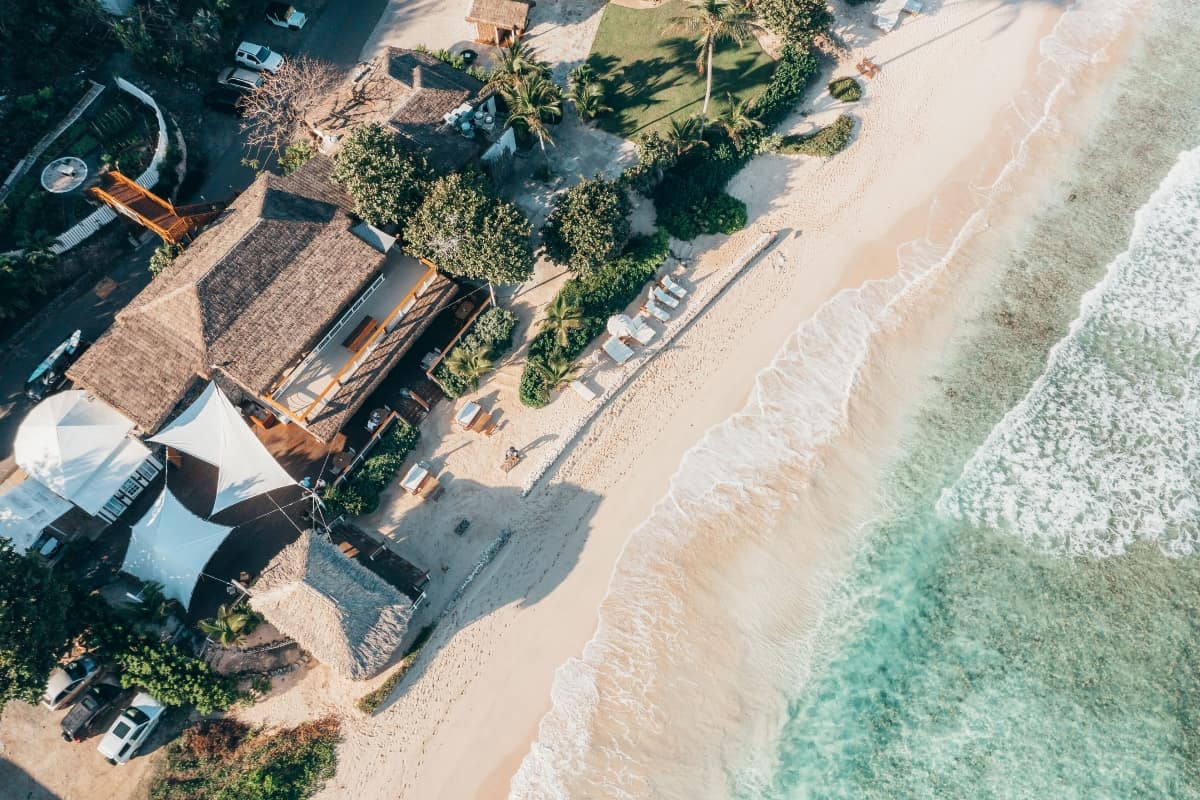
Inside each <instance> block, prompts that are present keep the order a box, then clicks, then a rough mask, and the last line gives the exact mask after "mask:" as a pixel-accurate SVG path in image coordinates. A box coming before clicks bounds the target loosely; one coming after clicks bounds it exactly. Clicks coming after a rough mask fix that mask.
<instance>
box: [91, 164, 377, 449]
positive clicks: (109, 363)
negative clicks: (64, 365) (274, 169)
mask: <svg viewBox="0 0 1200 800" xmlns="http://www.w3.org/2000/svg"><path fill="white" fill-rule="evenodd" d="M332 168H333V163H332V161H331V160H330V159H328V158H325V157H323V156H318V157H317V158H314V159H313V160H312V161H310V162H309V163H308V164H306V165H305V166H304V167H302V168H301V169H299V170H297V171H296V172H294V173H292V174H291V175H290V176H288V177H283V178H281V177H279V176H276V175H272V174H269V173H268V174H264V175H261V176H259V178H258V180H256V181H255V182H254V183H253V184H251V186H250V187H249V188H248V189H247V190H246V191H245V192H243V193H242V195H241V196H240V197H239V198H238V199H237V200H236V201H235V202H234V203H233V204H232V205H231V206H230V207H229V210H228V211H227V212H226V213H225V214H224V215H223V216H222V218H221V219H219V220H218V221H217V222H216V223H214V224H213V225H212V226H211V227H210V228H208V229H207V230H206V231H204V233H203V234H201V235H200V236H199V237H198V238H197V239H196V241H195V242H194V243H193V244H192V245H191V246H190V247H188V248H187V250H185V251H184V252H183V254H182V255H180V256H179V258H178V259H176V261H175V263H174V264H173V265H172V266H171V267H170V268H169V269H168V270H167V271H166V272H165V273H164V274H163V275H161V276H159V277H158V278H156V279H155V280H154V281H152V282H151V283H150V285H149V286H148V287H146V289H145V290H143V291H142V292H141V294H139V295H138V296H137V297H136V298H134V300H133V301H132V302H131V303H130V304H129V305H128V306H127V307H126V308H125V309H124V310H122V311H121V312H120V313H119V314H118V315H117V319H116V321H115V322H114V323H113V326H112V327H111V328H110V329H109V331H108V333H106V334H105V335H104V336H102V337H101V338H100V340H99V341H97V342H96V344H94V345H93V346H92V347H91V348H90V349H89V350H88V351H87V352H86V353H85V354H84V355H83V357H82V358H80V360H79V361H78V362H76V363H75V364H74V365H73V366H72V367H71V369H70V370H68V375H69V376H70V378H71V379H72V380H74V381H75V383H76V384H77V385H79V386H81V387H83V388H86V389H88V390H89V391H91V392H92V393H94V394H96V395H97V396H99V397H101V398H102V399H104V400H105V401H106V402H108V403H109V404H111V405H113V406H115V407H116V408H118V409H119V410H121V411H122V412H124V413H125V414H127V415H128V416H129V417H131V418H132V419H133V420H134V421H135V422H137V424H138V425H139V427H141V428H142V429H143V430H145V431H154V430H156V429H157V428H158V427H159V426H161V425H162V423H163V422H165V421H166V419H167V418H168V416H169V415H170V413H171V411H172V409H173V408H174V407H175V406H176V404H177V403H178V401H179V400H180V399H181V398H182V397H183V395H184V394H185V393H186V392H187V391H188V389H189V387H191V385H192V384H193V382H194V381H195V380H196V379H197V376H209V375H212V376H213V377H214V378H217V379H218V380H219V381H221V379H224V380H223V381H221V382H223V383H226V384H230V383H231V384H233V385H234V386H237V387H240V388H242V389H243V390H245V391H247V392H249V393H252V394H262V393H264V392H265V391H266V389H267V388H268V387H270V386H271V385H272V383H273V382H274V381H275V379H276V378H278V377H279V375H280V374H281V373H282V372H283V370H284V369H285V368H287V367H289V366H290V365H291V364H292V363H294V361H295V360H296V359H297V358H298V357H299V356H300V355H301V354H302V353H304V352H305V351H306V350H308V349H309V348H310V347H311V346H312V345H313V344H314V343H315V342H316V340H317V339H318V337H319V336H320V335H321V333H322V332H323V331H324V330H325V329H326V328H327V327H328V326H329V324H330V323H331V322H332V321H333V319H334V318H335V317H336V315H337V314H338V313H339V312H340V311H341V310H342V309H343V308H344V307H345V306H346V305H347V304H348V303H349V302H350V301H351V300H352V299H353V298H354V297H355V296H357V295H358V294H359V293H360V292H361V291H362V290H363V288H364V287H365V286H366V284H367V283H368V282H369V281H371V280H372V279H373V278H374V276H375V275H377V274H378V273H379V271H380V267H381V266H382V263H383V254H382V253H380V252H378V251H377V250H375V249H374V248H372V247H371V246H370V245H368V244H367V243H366V242H364V241H363V240H362V239H360V238H359V237H357V236H355V235H354V234H353V233H352V232H351V230H350V228H351V226H352V224H353V223H352V220H351V218H350V216H349V213H348V212H349V210H350V209H351V208H352V206H353V202H352V201H351V199H350V198H349V196H347V195H346V194H345V193H344V192H343V191H342V190H341V189H339V188H338V187H336V186H335V185H334V184H332V183H331V182H330V180H329V176H330V173H331V171H332Z"/></svg>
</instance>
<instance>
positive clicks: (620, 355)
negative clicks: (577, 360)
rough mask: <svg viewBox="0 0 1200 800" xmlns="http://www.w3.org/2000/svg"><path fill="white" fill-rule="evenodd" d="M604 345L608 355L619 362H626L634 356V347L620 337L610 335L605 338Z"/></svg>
mask: <svg viewBox="0 0 1200 800" xmlns="http://www.w3.org/2000/svg"><path fill="white" fill-rule="evenodd" d="M602 347H603V348H604V352H605V353H607V354H608V357H609V358H611V359H612V360H613V361H615V362H617V363H618V364H624V363H625V362H626V361H628V360H629V359H631V358H633V348H632V347H630V346H629V345H627V344H625V343H624V342H622V341H621V340H620V339H614V338H612V337H609V338H608V339H605V340H604V344H603V345H602Z"/></svg>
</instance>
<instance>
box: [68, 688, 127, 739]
mask: <svg viewBox="0 0 1200 800" xmlns="http://www.w3.org/2000/svg"><path fill="white" fill-rule="evenodd" d="M122 691H123V690H122V689H121V687H120V686H114V685H113V684H111V683H97V684H93V685H92V688H90V689H88V690H87V692H85V693H84V695H83V697H81V698H79V702H78V703H76V704H75V707H74V708H72V709H71V710H70V711H68V712H67V715H66V716H65V717H63V720H62V722H61V723H60V724H61V726H62V737H63V738H64V739H66V740H67V741H68V742H82V741H83V740H84V739H85V738H86V735H85V734H86V733H87V727H88V726H89V725H91V724H92V721H93V720H95V719H96V717H98V716H100V715H101V714H103V713H104V712H105V711H107V710H108V708H109V706H111V705H112V704H113V701H114V700H116V699H117V698H118V697H120V696H121V692H122Z"/></svg>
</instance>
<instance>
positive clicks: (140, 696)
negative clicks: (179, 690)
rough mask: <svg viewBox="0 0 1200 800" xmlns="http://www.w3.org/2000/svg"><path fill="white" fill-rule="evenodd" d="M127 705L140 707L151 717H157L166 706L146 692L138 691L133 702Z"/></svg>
mask: <svg viewBox="0 0 1200 800" xmlns="http://www.w3.org/2000/svg"><path fill="white" fill-rule="evenodd" d="M129 707H130V708H138V709H141V711H142V712H143V713H144V714H145V715H146V716H147V717H150V718H151V719H154V718H155V717H157V716H158V715H159V714H161V713H162V712H163V709H164V708H166V706H164V705H163V704H162V703H160V702H158V701H157V700H155V699H154V697H153V696H152V695H150V694H149V693H148V692H138V693H137V694H136V695H134V698H133V702H132V703H130V704H129Z"/></svg>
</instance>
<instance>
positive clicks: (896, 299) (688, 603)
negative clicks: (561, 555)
mask: <svg viewBox="0 0 1200 800" xmlns="http://www.w3.org/2000/svg"><path fill="white" fill-rule="evenodd" d="M1101 5H1102V6H1103V7H1098V6H1101ZM1133 5H1134V3H1133V2H1130V3H1119V4H1118V3H1104V4H1100V3H1095V2H1083V1H1081V2H1078V3H1076V4H1075V5H1074V6H1072V8H1071V10H1070V11H1068V12H1067V13H1066V14H1064V15H1063V17H1062V19H1061V20H1060V21H1059V23H1058V25H1057V26H1056V28H1055V29H1054V31H1053V32H1052V33H1051V34H1050V35H1049V36H1048V37H1047V38H1046V39H1045V40H1044V41H1043V42H1042V46H1041V52H1042V55H1043V56H1044V60H1043V63H1042V64H1041V66H1040V67H1039V73H1040V75H1041V77H1042V79H1043V80H1042V87H1041V89H1040V90H1039V93H1038V95H1037V96H1036V97H1027V98H1024V100H1023V105H1022V108H1026V109H1028V110H1027V112H1026V113H1025V114H1023V119H1024V120H1025V124H1024V128H1025V131H1024V133H1023V134H1022V135H1021V136H1020V137H1019V138H1018V139H1017V140H1016V142H1015V144H1014V153H1013V157H1012V160H1011V161H1010V163H1009V164H1008V165H1007V166H1006V167H1005V168H1004V170H1003V171H1002V172H1001V173H1000V174H998V176H997V177H996V179H995V181H994V182H993V183H991V184H990V185H987V186H982V187H977V189H978V192H977V195H978V199H979V206H978V210H977V212H976V213H974V214H973V215H972V216H971V217H970V218H969V221H968V222H967V223H966V225H965V226H964V227H963V228H962V229H961V230H960V231H959V232H958V234H957V235H956V236H955V237H954V239H953V240H952V241H950V242H944V243H941V244H938V243H933V242H929V241H925V240H922V241H919V242H914V243H911V245H910V246H908V247H905V248H902V250H901V252H900V253H898V256H899V258H900V259H901V265H902V269H901V270H900V272H899V273H898V274H897V275H896V276H895V277H893V278H891V279H888V280H880V281H873V282H869V283H867V284H865V285H863V286H862V287H860V288H858V289H856V290H848V291H844V292H842V293H840V294H838V295H837V296H835V297H834V298H832V299H831V300H830V301H829V302H828V303H826V304H825V305H824V306H823V307H822V308H821V309H820V310H819V311H818V313H817V314H816V315H814V317H813V318H811V319H810V320H808V321H806V322H805V323H804V324H802V325H801V326H800V328H799V329H798V330H797V331H796V333H795V334H793V336H792V337H791V338H790V339H789V341H788V342H787V344H786V345H785V347H784V348H783V349H782V351H781V352H780V353H779V354H778V355H777V356H776V357H775V359H774V361H773V362H772V363H771V365H770V366H769V367H768V368H767V369H765V370H764V371H763V372H762V373H760V374H759V375H758V377H757V379H756V382H755V387H754V389H753V391H752V394H751V397H750V400H749V402H748V403H747V406H746V408H745V409H743V410H742V411H741V412H739V413H738V414H736V415H734V416H733V417H731V418H730V419H728V420H726V421H725V422H723V423H721V424H720V425H717V426H715V427H714V428H712V429H710V430H709V431H708V432H707V433H706V434H705V436H704V437H703V438H702V439H701V440H700V442H698V443H697V444H696V445H695V446H694V447H693V448H692V449H691V450H690V451H689V452H688V453H687V455H686V456H685V457H684V459H683V461H682V463H681V465H680V468H679V470H678V471H677V472H676V473H675V475H674V476H673V477H672V480H671V486H670V490H669V492H668V494H667V496H666V497H664V498H663V500H661V501H660V502H659V503H658V504H657V505H656V506H655V508H654V510H653V512H652V514H651V516H650V518H649V519H648V520H647V521H646V522H645V523H643V524H642V525H641V526H639V527H638V528H637V529H636V530H635V531H633V533H632V534H631V536H630V539H629V542H628V543H627V545H626V548H625V551H624V553H623V554H622V557H621V561H620V563H619V565H618V568H617V570H616V571H615V573H614V575H613V578H612V582H611V584H610V587H609V592H608V594H607V596H606V598H605V601H604V604H603V606H602V607H601V610H600V622H599V625H598V628H597V631H596V633H595V635H594V636H593V638H592V639H591V640H590V641H589V642H588V644H587V645H586V646H585V648H584V652H583V654H582V657H580V658H576V659H570V660H568V661H567V662H566V663H565V664H564V665H562V666H561V667H560V668H559V670H558V672H557V674H556V676H555V682H554V687H553V690H552V701H553V707H552V709H551V711H550V712H549V713H548V714H547V715H546V716H545V717H544V718H543V720H542V722H541V724H540V725H539V729H538V738H537V740H536V741H535V742H534V744H533V747H532V749H531V751H530V753H529V754H528V755H527V756H526V758H525V759H524V761H523V763H522V765H521V767H520V769H519V771H518V772H517V774H516V776H515V777H514V778H513V782H512V789H511V796H513V797H517V798H566V797H605V798H614V799H615V798H634V797H638V798H641V797H657V796H673V794H674V793H673V792H672V791H670V789H668V788H665V787H671V788H677V787H678V786H680V785H687V784H691V785H693V786H705V787H707V788H708V790H709V791H708V793H709V794H720V793H721V792H720V790H719V787H722V786H724V785H725V784H726V782H727V780H728V779H729V774H728V772H727V771H726V767H725V764H726V763H728V762H729V761H732V760H734V758H733V757H730V758H723V756H729V755H730V754H728V753H726V752H723V750H722V748H723V745H722V739H723V736H727V735H728V733H729V732H728V731H727V730H721V728H720V724H721V722H726V723H730V724H732V721H738V720H745V719H752V718H754V717H755V716H761V717H763V718H765V719H766V722H765V723H764V724H766V725H767V726H768V727H770V725H771V724H772V723H771V720H772V716H771V713H770V712H769V711H766V710H764V709H756V708H749V707H746V705H747V704H750V703H752V702H753V699H754V698H755V697H756V696H759V695H756V693H755V690H756V689H761V688H762V687H756V686H751V685H742V684H743V682H747V681H750V680H752V678H751V677H749V676H750V675H752V674H754V673H765V672H774V673H776V676H777V677H778V673H781V672H783V671H784V670H785V669H788V670H802V669H803V666H802V665H800V664H798V663H797V660H796V659H795V658H794V652H792V651H791V648H793V647H794V644H795V643H794V642H791V641H775V640H773V639H772V636H771V634H772V631H770V630H765V629H750V630H745V629H742V628H738V629H737V633H738V634H739V635H740V636H741V637H742V638H743V639H749V640H751V641H755V644H756V645H761V646H758V647H756V648H755V652H754V653H753V657H754V658H755V659H757V660H758V662H761V661H762V660H763V659H768V660H769V659H772V658H774V659H775V661H774V663H772V664H770V668H769V669H762V668H761V667H762V665H761V663H759V667H760V668H759V669H757V670H751V669H736V668H733V667H731V666H729V665H725V664H722V665H721V668H720V669H716V670H704V669H703V667H701V666H698V665H699V664H702V663H704V662H702V661H700V660H699V659H703V658H705V657H707V656H708V655H710V653H711V650H707V649H706V648H705V646H704V642H703V640H705V639H709V640H711V639H715V638H719V637H721V636H723V635H727V634H729V633H730V630H729V628H728V626H729V625H730V624H731V623H730V620H731V619H734V618H736V619H737V620H738V622H737V625H739V626H745V625H755V624H756V621H757V620H758V619H759V618H761V616H763V615H761V614H754V613H748V614H742V615H737V614H736V613H734V612H733V611H731V610H730V609H729V608H727V607H726V606H728V605H731V604H732V605H736V604H737V603H738V602H739V599H740V598H742V597H744V598H745V602H747V603H752V602H757V603H760V604H761V603H764V602H766V603H770V602H773V600H772V598H771V591H770V587H749V588H747V587H737V586H733V585H730V583H729V582H725V583H721V581H722V576H721V575H720V574H719V571H718V570H713V571H712V574H709V575H708V576H707V577H706V579H705V580H706V582H710V583H714V584H719V585H715V586H708V585H704V586H698V585H696V580H695V576H694V574H689V573H688V571H687V559H688V558H693V559H694V558H696V555H695V554H696V553H700V552H709V551H711V550H712V549H713V548H715V547H719V546H720V545H721V544H722V543H723V542H736V543H737V545H738V547H740V548H743V549H746V548H755V547H758V546H761V550H762V553H761V555H763V556H764V557H767V558H769V557H771V556H772V555H773V551H772V550H771V548H770V547H768V546H767V545H771V546H772V547H778V546H779V545H778V542H771V541H770V540H771V538H772V536H776V537H778V534H779V533H780V529H781V525H782V522H781V520H780V519H779V515H778V509H779V507H780V506H781V505H782V504H784V503H786V502H787V500H788V498H787V497H786V496H783V495H784V491H783V490H781V487H787V486H789V485H793V486H795V485H797V484H798V483H799V482H802V481H806V480H807V478H808V474H809V470H810V469H811V468H812V467H813V466H814V465H815V459H816V454H817V453H818V452H819V450H820V448H821V446H822V445H823V444H824V443H826V442H829V441H830V440H831V439H832V438H833V437H835V436H837V435H838V434H839V433H841V432H843V431H844V429H845V426H846V425H847V420H848V411H849V405H850V399H851V398H852V397H853V395H854V390H855V383H856V380H858V376H859V375H860V373H861V372H862V370H863V368H864V365H865V364H866V363H867V362H868V360H869V358H870V353H871V350H872V346H873V342H874V341H875V339H876V337H877V336H878V335H879V334H880V333H881V332H884V331H886V330H888V329H891V328H892V327H894V326H896V325H899V324H900V323H901V322H902V321H903V316H904V307H905V305H906V301H907V300H908V299H909V298H912V297H913V296H915V295H919V294H920V293H922V292H923V291H924V290H925V289H926V288H927V287H928V285H929V284H930V283H931V282H933V281H935V280H936V279H937V277H938V276H939V274H940V273H941V272H942V271H943V268H944V267H945V266H946V265H947V264H948V263H949V262H950V261H951V259H952V258H953V257H954V256H955V255H956V254H957V253H958V252H959V250H960V249H961V247H962V246H963V245H964V244H965V243H966V242H967V241H968V240H969V239H970V238H971V237H972V236H973V235H975V234H976V233H977V232H979V231H980V230H982V229H984V228H985V227H986V226H987V224H988V217H987V209H988V207H989V204H990V202H991V200H992V198H993V197H994V196H995V195H996V194H997V193H998V192H1000V191H1002V190H1003V189H1005V188H1006V186H1007V185H1008V181H1009V179H1010V178H1011V177H1012V175H1013V174H1014V173H1015V172H1016V170H1017V169H1019V167H1020V165H1021V164H1023V163H1024V161H1025V159H1026V155H1027V149H1028V145H1029V143H1030V141H1031V140H1032V139H1033V137H1035V136H1036V135H1038V134H1040V133H1043V132H1048V131H1049V132H1052V131H1053V130H1054V129H1055V128H1056V120H1055V117H1054V114H1053V110H1054V109H1055V107H1056V105H1057V103H1058V101H1059V98H1060V96H1061V95H1062V93H1064V92H1066V91H1069V87H1070V86H1071V83H1072V80H1073V78H1074V77H1075V76H1076V75H1077V74H1078V72H1079V70H1081V69H1083V68H1085V67H1086V66H1087V65H1088V64H1090V63H1091V62H1092V61H1093V60H1095V59H1097V58H1099V57H1101V54H1102V53H1103V48H1104V46H1105V45H1106V44H1107V43H1109V42H1110V41H1111V40H1112V39H1113V37H1115V35H1116V34H1117V32H1118V31H1119V30H1120V29H1121V27H1122V25H1123V21H1124V15H1125V13H1126V12H1127V11H1128V9H1129V8H1131V7H1132V6H1133ZM767 475H770V476H772V477H773V478H775V479H774V480H771V481H770V484H771V488H770V489H769V490H765V489H763V488H762V487H763V486H764V476H767ZM701 537H702V538H703V541H701V540H700V538H701ZM693 566H694V565H693ZM820 588H821V587H816V588H814V589H813V590H812V591H813V592H814V593H819V592H820ZM739 589H741V590H743V591H744V595H743V594H741V593H739ZM792 591H795V589H794V588H793V589H792ZM751 594H752V595H753V598H751V597H750V595H751ZM706 611H707V612H710V613H709V616H705V612H706ZM722 612H724V613H722ZM743 657H744V658H749V657H750V656H749V655H748V654H747V655H745V656H743ZM680 665H684V666H690V667H691V669H690V670H688V669H676V670H673V671H672V672H671V675H672V679H673V680H674V681H675V684H674V685H672V686H671V687H669V693H670V694H672V695H673V696H674V698H675V700H676V701H677V702H678V703H679V705H680V707H687V703H689V702H690V703H691V704H692V705H693V707H694V708H696V709H700V708H703V709H704V711H705V714H704V717H705V725H706V730H704V731H701V732H699V733H698V734H697V736H696V737H695V738H694V739H693V740H689V741H688V742H687V743H682V742H678V741H672V737H671V736H667V735H665V732H666V731H667V729H668V725H669V723H670V722H671V720H669V719H668V718H667V717H668V715H669V714H670V713H671V712H670V711H669V710H668V709H666V708H665V707H664V706H663V705H662V703H661V702H656V699H659V698H661V697H662V691H661V690H662V688H663V687H661V686H657V685H656V683H657V682H658V681H659V680H660V678H659V677H658V676H660V675H661V674H663V672H664V668H666V667H669V666H680ZM697 669H700V670H702V672H701V673H699V674H697V672H696V670H697ZM688 674H691V675H693V676H695V677H694V678H693V679H687V680H684V679H683V678H681V676H684V675H688ZM796 677H797V676H796V675H795V674H793V675H789V676H787V677H785V678H784V680H786V681H790V682H792V683H794V682H795V680H796ZM722 681H729V682H737V684H738V686H737V690H736V691H734V692H730V693H729V695H732V696H734V697H736V700H735V701H734V703H735V704H736V705H737V707H735V708H733V709H728V713H727V714H726V715H725V716H722V714H721V711H722V709H721V708H719V707H714V706H719V702H720V701H719V699H718V698H721V697H723V696H729V695H726V694H724V693H723V692H722V691H720V687H718V686H717V684H718V683H719V682H722ZM701 682H708V683H707V684H703V685H702V683H701ZM656 692H659V694H657V695H656V694H655V693H656ZM768 694H769V693H768ZM601 706H603V711H600V710H599V709H601ZM601 713H602V714H603V719H599V718H598V714H601ZM714 729H715V730H714ZM660 733H661V734H664V735H662V736H658V734H660ZM675 738H676V739H677V738H678V737H675ZM725 746H728V745H725ZM746 755H747V754H746V753H745V752H740V753H737V754H736V759H737V760H738V761H743V760H744V759H745V757H746ZM760 758H763V759H770V755H769V754H768V753H765V752H764V753H762V754H760ZM758 766H759V767H760V768H761V770H762V771H763V773H764V774H765V773H766V772H768V771H769V770H770V768H771V765H770V764H760V765H758ZM674 773H679V774H683V773H686V774H687V778H688V780H683V781H676V782H672V778H673V774H674ZM693 796H694V795H693Z"/></svg>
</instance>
